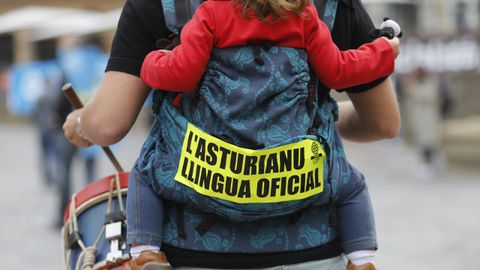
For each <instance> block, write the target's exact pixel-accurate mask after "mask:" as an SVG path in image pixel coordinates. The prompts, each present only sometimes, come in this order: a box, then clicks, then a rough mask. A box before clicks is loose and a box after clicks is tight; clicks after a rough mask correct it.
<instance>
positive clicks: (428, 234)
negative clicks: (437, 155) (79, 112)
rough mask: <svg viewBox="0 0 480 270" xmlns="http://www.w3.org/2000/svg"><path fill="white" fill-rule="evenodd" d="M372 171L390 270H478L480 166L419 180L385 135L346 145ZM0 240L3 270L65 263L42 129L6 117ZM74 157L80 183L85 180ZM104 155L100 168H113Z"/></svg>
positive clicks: (126, 148) (132, 144)
mask: <svg viewBox="0 0 480 270" xmlns="http://www.w3.org/2000/svg"><path fill="white" fill-rule="evenodd" d="M144 134H145V130H144V129H141V128H136V129H134V130H133V131H132V133H131V134H130V135H129V136H128V137H127V138H126V139H125V141H124V142H123V143H122V144H121V145H120V146H118V147H117V148H116V149H115V150H114V151H115V153H116V154H117V156H118V159H119V160H120V161H121V163H122V165H123V166H124V167H125V168H128V167H130V166H131V165H132V163H133V160H134V159H135V156H136V155H137V153H138V149H139V147H140V145H141V143H142V138H143V136H144ZM346 147H347V152H348V154H349V155H350V156H351V160H352V161H353V163H354V164H355V165H356V166H357V167H358V168H360V169H361V170H362V171H363V172H365V175H366V176H367V179H368V183H369V188H370V192H371V194H372V199H373V203H374V208H375V214H376V220H377V227H378V237H379V242H380V252H379V255H378V264H379V266H380V269H387V270H405V269H409V270H429V269H432V270H433V269H435V270H458V269H462V270H477V269H479V263H478V257H479V255H480V225H479V224H480V211H479V208H480V169H479V170H478V171H471V170H470V171H469V170H465V169H462V170H460V169H453V168H451V169H450V170H449V171H448V172H447V173H445V174H444V175H442V176H441V177H438V178H436V179H434V180H432V181H425V180H422V179H419V178H418V177H417V174H416V166H415V164H416V160H417V158H416V157H415V155H414V153H413V151H412V150H410V149H404V148H402V147H400V146H398V145H395V144H392V143H389V142H381V143H375V144H363V145H359V144H347V145H346ZM0 149H1V150H0V151H1V152H0V164H1V165H0V166H1V169H0V179H1V180H0V216H1V218H0V243H1V246H2V247H1V248H0V250H1V252H0V260H1V265H2V266H1V268H2V269H13V270H17V269H37V270H57V269H62V266H61V261H62V252H61V240H60V235H59V231H58V230H56V229H54V228H53V227H52V224H53V220H54V213H55V212H54V210H55V202H56V201H55V196H54V193H53V191H52V190H51V189H49V188H47V187H46V186H44V185H43V183H42V182H41V179H40V177H39V171H38V168H37V152H38V151H37V144H36V133H35V130H34V129H32V127H30V126H29V125H26V124H20V125H19V124H5V123H3V124H2V123H0ZM79 165H80V164H79V161H78V160H77V161H76V163H75V171H74V172H75V177H74V178H75V181H76V187H77V188H76V190H78V189H79V188H80V187H81V186H82V181H81V180H80V179H81V178H82V173H81V171H80V169H79ZM113 171H114V170H113V167H112V166H111V165H110V164H109V163H108V161H107V160H106V159H105V158H103V157H102V160H101V168H100V173H99V174H100V175H101V176H106V175H109V174H111V173H112V172H113Z"/></svg>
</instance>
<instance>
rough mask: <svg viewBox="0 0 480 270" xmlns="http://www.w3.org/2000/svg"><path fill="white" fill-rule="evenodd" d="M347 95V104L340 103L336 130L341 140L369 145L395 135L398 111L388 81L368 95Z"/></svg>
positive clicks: (398, 118)
mask: <svg viewBox="0 0 480 270" xmlns="http://www.w3.org/2000/svg"><path fill="white" fill-rule="evenodd" d="M348 95H349V97H350V101H343V102H340V103H339V109H340V114H339V119H338V122H337V128H338V130H339V132H340V135H341V136H342V138H344V139H347V140H350V141H356V142H371V141H376V140H382V139H390V138H395V137H396V136H397V135H398V133H399V131H400V111H399V108H398V103H397V98H396V94H395V91H394V88H393V84H392V82H391V80H390V79H386V80H384V81H383V82H382V83H380V84H378V85H376V86H375V87H373V88H372V89H370V90H368V91H364V92H360V93H349V94H348Z"/></svg>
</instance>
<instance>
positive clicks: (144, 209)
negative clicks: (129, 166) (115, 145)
mask: <svg viewBox="0 0 480 270" xmlns="http://www.w3.org/2000/svg"><path fill="white" fill-rule="evenodd" d="M162 226H163V202H162V199H161V198H160V197H159V196H158V195H157V194H156V193H155V192H154V191H153V189H152V187H151V186H150V185H149V184H148V183H145V181H143V180H142V179H141V178H140V177H138V175H137V173H136V171H135V169H133V170H132V173H131V174H130V179H129V181H128V193H127V244H128V245H129V246H130V247H131V248H130V255H131V257H132V260H131V261H130V262H128V263H127V264H126V265H125V269H127V270H142V269H151V270H162V269H171V268H170V267H169V265H168V262H167V259H166V257H165V255H164V254H163V253H162V252H160V247H161V244H162Z"/></svg>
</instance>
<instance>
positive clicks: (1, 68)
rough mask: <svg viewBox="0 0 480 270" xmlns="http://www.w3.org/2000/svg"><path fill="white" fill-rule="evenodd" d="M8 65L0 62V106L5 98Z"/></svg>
mask: <svg viewBox="0 0 480 270" xmlns="http://www.w3.org/2000/svg"><path fill="white" fill-rule="evenodd" d="M8 81H9V80H8V65H7V64H6V63H0V104H2V105H0V106H3V105H4V104H5V98H6V95H7V91H8Z"/></svg>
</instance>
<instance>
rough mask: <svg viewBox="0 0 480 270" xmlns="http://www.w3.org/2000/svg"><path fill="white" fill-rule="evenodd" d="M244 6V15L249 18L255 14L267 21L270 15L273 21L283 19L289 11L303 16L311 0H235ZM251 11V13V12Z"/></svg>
mask: <svg viewBox="0 0 480 270" xmlns="http://www.w3.org/2000/svg"><path fill="white" fill-rule="evenodd" d="M235 1H236V2H237V3H239V4H240V5H242V6H243V15H245V16H246V17H249V13H250V12H253V13H254V14H255V16H256V17H257V18H258V19H259V20H265V19H266V18H267V17H268V16H269V15H271V16H272V19H278V18H281V17H282V15H283V14H284V13H285V12H286V11H287V12H288V11H289V12H293V13H295V14H297V15H299V16H303V11H304V9H305V8H306V7H307V6H308V5H309V4H310V1H311V0H235ZM249 10H251V11H249Z"/></svg>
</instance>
